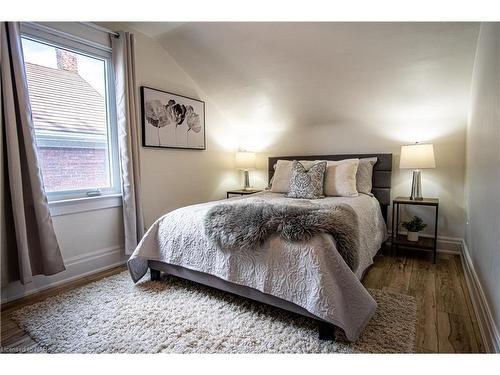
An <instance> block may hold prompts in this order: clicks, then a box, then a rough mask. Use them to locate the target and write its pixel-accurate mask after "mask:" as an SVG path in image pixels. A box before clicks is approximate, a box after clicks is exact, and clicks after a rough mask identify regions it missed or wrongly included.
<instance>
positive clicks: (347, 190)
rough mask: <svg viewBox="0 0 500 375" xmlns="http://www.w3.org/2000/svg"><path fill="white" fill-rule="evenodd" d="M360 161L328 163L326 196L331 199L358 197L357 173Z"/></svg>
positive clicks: (349, 160) (350, 160) (346, 160)
mask: <svg viewBox="0 0 500 375" xmlns="http://www.w3.org/2000/svg"><path fill="white" fill-rule="evenodd" d="M358 164H359V159H345V160H339V161H328V163H327V165H326V173H325V195H326V196H330V197H357V196H358V190H357V189H356V172H357V171H358Z"/></svg>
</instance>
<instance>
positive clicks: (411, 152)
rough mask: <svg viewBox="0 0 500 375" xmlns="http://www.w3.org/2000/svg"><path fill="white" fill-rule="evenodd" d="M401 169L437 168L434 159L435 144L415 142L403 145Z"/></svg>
mask: <svg viewBox="0 0 500 375" xmlns="http://www.w3.org/2000/svg"><path fill="white" fill-rule="evenodd" d="M399 168H401V169H424V168H436V161H435V160H434V146H433V145H432V144H430V143H427V144H418V143H417V144H414V145H408V146H401V158H400V159H399Z"/></svg>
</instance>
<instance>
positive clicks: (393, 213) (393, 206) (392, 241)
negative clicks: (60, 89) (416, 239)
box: [390, 202, 396, 257]
mask: <svg viewBox="0 0 500 375" xmlns="http://www.w3.org/2000/svg"><path fill="white" fill-rule="evenodd" d="M395 207H396V204H395V203H394V202H392V220H391V253H390V256H391V257H392V256H394V220H395V217H394V215H395V212H396V210H395Z"/></svg>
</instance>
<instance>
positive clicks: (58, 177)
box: [38, 147, 110, 192]
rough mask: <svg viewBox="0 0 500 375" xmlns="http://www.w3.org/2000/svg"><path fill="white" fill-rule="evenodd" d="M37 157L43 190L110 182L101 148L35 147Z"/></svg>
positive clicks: (104, 154) (99, 185) (105, 154)
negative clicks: (36, 148)
mask: <svg viewBox="0 0 500 375" xmlns="http://www.w3.org/2000/svg"><path fill="white" fill-rule="evenodd" d="M38 159H39V162H40V167H41V169H42V174H43V181H44V185H45V191H47V192H51V191H61V190H74V189H93V188H103V187H108V186H109V185H110V179H109V174H108V161H107V159H108V158H107V152H106V149H104V148H95V149H91V148H62V147H39V148H38Z"/></svg>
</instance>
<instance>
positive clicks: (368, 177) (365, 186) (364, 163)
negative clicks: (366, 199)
mask: <svg viewBox="0 0 500 375" xmlns="http://www.w3.org/2000/svg"><path fill="white" fill-rule="evenodd" d="M376 162H377V158H366V159H359V165H358V171H357V172H356V189H357V190H358V193H363V194H368V195H369V196H371V197H373V194H372V176H373V166H374V165H375V163H376Z"/></svg>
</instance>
